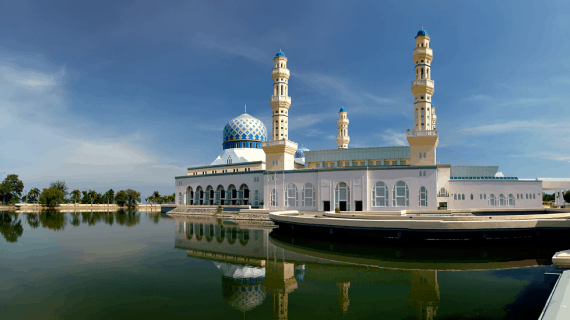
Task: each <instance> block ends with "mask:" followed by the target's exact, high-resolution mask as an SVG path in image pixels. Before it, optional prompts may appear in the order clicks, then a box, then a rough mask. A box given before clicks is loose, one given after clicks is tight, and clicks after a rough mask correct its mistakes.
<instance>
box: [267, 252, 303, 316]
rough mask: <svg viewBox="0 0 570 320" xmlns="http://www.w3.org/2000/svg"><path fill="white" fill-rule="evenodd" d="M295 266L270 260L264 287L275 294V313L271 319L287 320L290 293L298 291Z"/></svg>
mask: <svg viewBox="0 0 570 320" xmlns="http://www.w3.org/2000/svg"><path fill="white" fill-rule="evenodd" d="M294 268H295V265H294V264H293V263H287V262H284V261H277V260H271V259H269V260H268V261H267V265H266V268H265V282H263V285H264V286H265V287H267V288H268V289H269V290H271V292H272V293H273V313H272V315H271V319H279V320H283V319H287V311H288V306H289V293H291V292H293V291H294V290H295V289H297V280H295V270H294Z"/></svg>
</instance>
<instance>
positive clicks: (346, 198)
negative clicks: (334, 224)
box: [334, 182, 350, 211]
mask: <svg viewBox="0 0 570 320" xmlns="http://www.w3.org/2000/svg"><path fill="white" fill-rule="evenodd" d="M334 205H335V208H339V209H340V210H341V211H350V188H349V187H348V185H347V184H346V183H344V182H340V183H339V184H337V185H336V188H335V191H334ZM344 206H346V209H345V210H343V209H344Z"/></svg>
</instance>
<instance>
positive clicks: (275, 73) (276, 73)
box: [271, 68, 291, 78]
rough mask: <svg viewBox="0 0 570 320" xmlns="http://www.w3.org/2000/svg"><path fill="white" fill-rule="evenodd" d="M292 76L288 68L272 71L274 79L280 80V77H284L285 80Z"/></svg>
mask: <svg viewBox="0 0 570 320" xmlns="http://www.w3.org/2000/svg"><path fill="white" fill-rule="evenodd" d="M290 75H291V73H290V71H289V69H287V68H274V69H273V70H271V76H272V77H273V78H276V77H277V78H280V77H284V78H289V76H290Z"/></svg>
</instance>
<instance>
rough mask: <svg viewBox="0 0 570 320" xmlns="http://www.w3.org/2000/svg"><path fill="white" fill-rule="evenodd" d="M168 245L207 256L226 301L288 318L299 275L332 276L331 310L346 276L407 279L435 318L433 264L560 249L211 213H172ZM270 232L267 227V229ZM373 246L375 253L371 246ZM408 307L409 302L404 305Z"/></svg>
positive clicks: (512, 263) (455, 266)
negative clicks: (304, 232)
mask: <svg viewBox="0 0 570 320" xmlns="http://www.w3.org/2000/svg"><path fill="white" fill-rule="evenodd" d="M175 228H176V230H175V237H176V242H175V246H176V247H177V248H180V249H185V250H187V254H188V256H189V257H195V258H200V259H205V260H211V261H213V262H214V264H215V265H216V267H217V268H218V270H220V272H221V273H222V294H223V297H224V299H225V300H226V301H227V302H228V304H229V305H230V306H232V307H233V308H235V309H237V310H240V311H244V312H245V311H249V310H252V309H254V308H256V307H257V306H259V305H260V304H262V303H263V302H264V301H266V300H267V299H269V298H270V299H271V303H272V308H273V309H272V310H273V311H272V318H273V319H287V315H288V298H289V294H291V293H292V292H294V291H295V290H296V289H297V288H298V286H299V282H302V281H303V280H304V279H307V280H313V281H320V282H335V283H336V286H337V289H338V301H337V303H338V310H339V312H340V314H346V313H347V311H348V308H349V304H350V300H349V296H348V291H349V288H350V285H351V283H373V284H382V285H390V284H395V285H402V286H405V287H409V292H408V294H407V301H406V303H405V305H407V306H408V307H410V308H413V309H414V313H415V315H416V318H417V319H423V320H427V319H434V317H435V316H436V313H437V310H438V308H439V306H440V291H439V283H438V271H468V270H500V269H512V268H520V267H530V266H537V265H549V264H550V263H551V259H550V257H552V254H553V253H554V252H556V251H559V250H561V249H559V248H557V247H555V246H553V245H550V246H547V245H532V244H528V245H520V244H516V243H515V244H514V245H509V244H504V245H501V246H499V245H495V246H493V247H476V246H471V247H466V244H461V245H459V246H456V247H449V248H445V247H437V248H436V249H433V248H432V249H427V248H423V247H418V246H410V247H393V246H385V247H382V246H379V245H373V244H363V243H359V244H358V245H356V246H355V245H354V244H349V243H332V242H330V241H327V240H318V239H315V238H298V237H295V238H293V237H292V236H291V235H288V234H280V233H279V232H273V233H271V230H272V229H271V228H264V227H254V226H240V225H238V224H235V223H229V222H221V221H219V222H218V221H217V220H216V219H213V218H212V219H209V220H208V219H207V218H193V219H192V220H190V219H184V220H176V222H175ZM270 233H271V235H270ZM371 251H374V254H370V252H371ZM410 311H411V310H410Z"/></svg>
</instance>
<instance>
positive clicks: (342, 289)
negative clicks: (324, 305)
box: [336, 282, 350, 315]
mask: <svg viewBox="0 0 570 320" xmlns="http://www.w3.org/2000/svg"><path fill="white" fill-rule="evenodd" d="M336 286H337V287H338V310H339V311H340V314H342V315H345V314H346V313H347V311H348V305H349V302H350V301H349V300H348V288H350V282H337V283H336Z"/></svg>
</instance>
